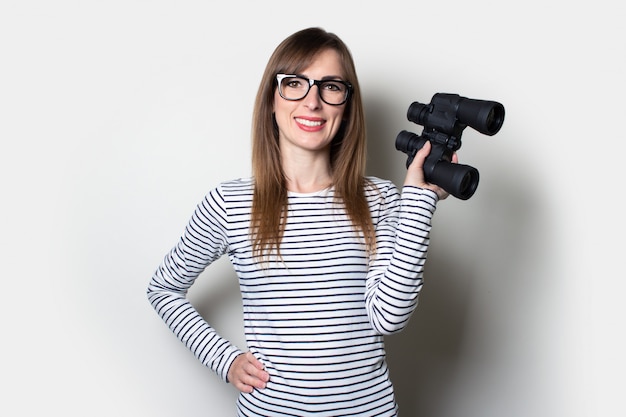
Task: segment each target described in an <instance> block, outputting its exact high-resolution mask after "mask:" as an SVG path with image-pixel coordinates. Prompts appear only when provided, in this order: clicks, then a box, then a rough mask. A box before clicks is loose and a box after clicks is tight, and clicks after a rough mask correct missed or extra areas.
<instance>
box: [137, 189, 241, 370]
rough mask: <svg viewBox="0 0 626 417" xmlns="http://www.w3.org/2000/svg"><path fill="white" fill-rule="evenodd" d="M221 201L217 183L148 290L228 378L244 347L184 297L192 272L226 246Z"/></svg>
mask: <svg viewBox="0 0 626 417" xmlns="http://www.w3.org/2000/svg"><path fill="white" fill-rule="evenodd" d="M224 207H225V204H224V198H223V196H222V193H221V192H220V189H219V188H217V189H215V190H213V191H211V192H210V193H209V194H208V195H207V196H206V197H205V198H204V199H203V201H201V202H200V203H199V204H198V205H197V207H196V209H195V211H194V213H193V215H192V217H191V219H190V220H189V223H188V224H187V227H186V228H185V232H184V234H183V235H182V236H181V238H180V239H179V241H178V243H177V244H176V246H174V247H173V248H172V249H171V250H170V251H169V252H168V253H167V254H166V255H165V257H164V259H163V261H162V262H161V264H160V265H159V267H158V268H157V270H156V271H155V273H154V275H153V276H152V279H151V280H150V283H149V285H148V289H147V296H148V300H149V301H150V303H151V304H152V306H153V307H154V309H155V310H156V312H157V313H158V314H159V316H160V317H161V318H162V319H163V320H164V321H165V323H166V324H167V326H168V327H169V328H170V329H171V330H172V331H173V332H174V334H175V335H176V336H177V337H178V339H179V340H180V341H181V342H183V343H184V344H185V346H187V347H188V348H189V349H190V350H191V351H192V352H193V354H194V355H195V356H196V358H198V359H199V360H200V361H201V362H202V363H203V364H204V365H205V366H207V367H209V368H211V369H213V370H214V371H215V372H216V373H217V374H218V375H219V376H220V377H221V378H222V379H223V380H224V381H227V374H228V369H229V368H230V365H231V364H232V362H233V361H234V359H235V357H237V356H238V355H239V354H241V353H242V351H241V350H239V349H238V348H237V347H235V346H234V345H232V344H231V343H230V342H229V341H227V340H225V339H224V338H222V337H221V336H219V335H218V334H217V332H216V331H215V330H214V329H213V328H212V327H211V326H210V325H209V324H208V323H207V322H206V321H205V320H204V318H202V316H201V315H200V314H199V313H198V311H197V310H196V309H195V307H193V306H192V305H191V303H190V302H189V301H188V300H187V291H188V290H189V288H190V287H191V286H192V285H193V283H194V281H195V280H196V278H198V276H199V275H200V274H201V273H202V271H203V270H204V269H205V268H206V267H207V266H208V265H210V264H211V263H212V262H213V261H215V260H216V259H218V258H219V257H221V256H222V255H223V254H224V253H226V252H227V250H228V228H227V225H228V222H227V216H226V210H225V208H224Z"/></svg>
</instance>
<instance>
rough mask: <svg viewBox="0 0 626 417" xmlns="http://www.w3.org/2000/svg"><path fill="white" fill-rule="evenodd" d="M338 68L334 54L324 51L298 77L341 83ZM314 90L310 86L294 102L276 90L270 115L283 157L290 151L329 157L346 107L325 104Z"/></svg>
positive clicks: (335, 54)
mask: <svg viewBox="0 0 626 417" xmlns="http://www.w3.org/2000/svg"><path fill="white" fill-rule="evenodd" d="M342 68H343V67H342V65H341V61H340V57H339V54H338V53H337V51H335V50H334V49H327V50H325V51H322V52H320V53H319V54H318V55H317V57H316V58H315V60H314V61H313V63H312V64H311V65H310V66H309V67H308V68H305V69H304V70H303V71H302V73H300V74H298V75H303V76H305V77H306V78H309V79H311V80H322V79H335V80H344V75H343V70H342ZM318 88H319V87H318V86H317V85H314V86H312V87H311V89H310V90H309V92H308V94H307V95H306V96H305V97H304V98H303V99H301V100H297V101H290V100H285V99H284V98H282V97H281V96H280V94H279V92H278V88H276V91H275V92H274V113H275V117H276V123H277V125H278V132H279V133H278V139H279V144H280V149H281V153H282V154H283V155H290V154H292V152H300V153H301V152H307V153H315V154H323V153H326V154H329V152H330V143H331V141H332V139H333V138H334V137H335V135H336V134H337V131H338V130H339V127H340V125H341V121H342V118H343V114H344V110H345V108H346V104H345V103H344V104H342V105H339V106H333V105H330V104H327V103H325V102H324V101H322V99H321V98H320V96H319V90H318Z"/></svg>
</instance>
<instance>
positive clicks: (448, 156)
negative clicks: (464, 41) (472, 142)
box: [396, 93, 504, 200]
mask: <svg viewBox="0 0 626 417" xmlns="http://www.w3.org/2000/svg"><path fill="white" fill-rule="evenodd" d="M407 118H408V119H409V121H411V122H413V123H417V124H419V125H422V126H424V129H423V130H422V134H421V135H417V134H415V133H412V132H408V131H406V130H403V131H402V132H400V133H399V134H398V136H397V138H396V149H397V150H399V151H402V152H404V153H406V154H407V155H408V159H407V161H406V166H407V168H408V167H409V165H410V164H411V162H412V161H413V158H414V157H415V154H416V153H417V151H419V150H420V149H421V148H422V146H424V144H425V143H426V141H427V140H428V141H430V142H431V145H432V147H431V150H430V154H429V155H428V157H427V158H426V160H425V161H424V176H425V179H426V181H428V182H429V183H431V184H436V185H438V186H440V187H441V188H443V189H444V190H446V191H447V192H448V193H450V194H451V195H453V196H455V197H457V198H459V199H461V200H467V199H469V198H470V197H471V196H472V195H474V192H475V191H476V187H478V179H479V175H478V170H477V169H476V168H474V167H471V166H469V165H462V164H455V163H452V162H451V160H452V155H453V154H454V152H456V151H457V150H458V149H459V148H460V147H461V135H462V134H463V130H464V129H465V128H466V127H467V126H470V127H471V128H473V129H475V130H477V131H478V132H480V133H483V134H485V135H488V136H493V135H495V134H496V133H498V131H499V130H500V128H501V127H502V123H503V122H504V106H503V105H502V104H500V103H498V102H495V101H486V100H475V99H469V98H466V97H461V96H459V95H458V94H445V93H437V94H435V95H434V96H433V97H432V99H431V101H430V104H421V103H418V102H413V103H412V104H411V105H410V106H409V110H408V112H407Z"/></svg>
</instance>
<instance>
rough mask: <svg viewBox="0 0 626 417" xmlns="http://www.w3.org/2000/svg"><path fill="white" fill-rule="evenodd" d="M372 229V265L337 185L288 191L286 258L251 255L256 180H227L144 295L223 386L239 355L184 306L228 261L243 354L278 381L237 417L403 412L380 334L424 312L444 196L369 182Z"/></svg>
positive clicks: (246, 400)
mask: <svg viewBox="0 0 626 417" xmlns="http://www.w3.org/2000/svg"><path fill="white" fill-rule="evenodd" d="M369 180H370V181H372V183H373V184H374V185H375V188H368V189H367V191H366V196H367V200H368V203H369V208H370V212H371V216H372V220H373V224H374V227H375V231H376V246H377V247H376V254H375V255H374V256H373V257H372V258H371V259H370V258H368V255H367V251H366V248H365V244H364V238H363V235H362V233H360V232H357V231H356V230H355V229H354V227H353V225H352V223H351V221H350V219H349V218H348V216H347V215H346V214H345V212H344V210H343V206H342V204H341V202H338V201H336V199H335V198H334V191H333V189H332V188H330V189H327V190H324V191H321V192H316V193H310V194H299V193H292V192H290V193H289V195H288V204H289V205H288V216H287V223H286V227H285V233H284V236H283V239H282V242H281V247H280V252H281V258H277V257H273V258H272V257H269V258H268V259H266V260H264V261H262V262H259V261H258V259H256V258H255V257H254V256H253V255H252V242H251V239H250V231H249V227H250V211H251V206H252V193H253V181H252V180H251V179H243V180H236V181H230V182H225V183H222V184H221V185H219V186H218V187H217V188H215V189H213V190H211V191H210V192H209V193H208V194H207V196H206V197H205V198H204V199H203V201H201V202H200V203H199V204H198V206H197V207H196V210H195V211H194V213H193V215H192V217H191V219H190V221H189V223H188V225H187V227H186V229H185V232H184V234H183V236H182V237H181V238H180V240H179V242H178V243H177V245H176V246H175V247H174V248H172V250H171V251H170V252H169V253H168V254H167V255H166V256H165V258H164V260H163V262H162V263H161V265H160V266H159V267H158V269H157V270H156V272H155V273H154V275H153V277H152V279H151V281H150V284H149V287H148V299H149V300H150V302H151V304H152V306H153V307H154V308H155V310H156V311H157V312H158V314H159V315H160V316H161V318H162V319H163V320H164V321H165V322H166V323H167V325H168V326H169V327H170V329H171V330H172V331H173V332H174V334H175V335H176V336H177V337H178V338H179V339H180V340H181V341H182V342H183V343H184V344H185V345H186V346H187V347H188V348H189V349H191V351H192V352H193V353H194V354H195V356H196V357H197V358H198V359H199V360H200V361H201V362H202V363H203V364H204V365H205V366H207V367H210V368H211V369H213V370H214V371H215V372H216V373H217V374H218V375H219V376H220V377H221V378H222V379H224V380H225V381H226V380H227V373H228V369H229V367H230V365H231V364H232V362H233V360H234V359H235V357H236V356H237V355H239V354H241V353H242V351H241V350H240V349H239V348H237V347H236V346H234V345H233V344H232V343H230V342H229V341H228V340H225V339H224V338H222V337H221V336H220V335H219V334H218V333H217V332H216V331H215V329H213V328H212V327H211V326H210V325H209V324H208V323H207V322H206V321H205V320H204V319H203V318H202V317H201V316H200V314H199V313H198V312H197V310H196V309H195V308H194V307H193V306H192V305H191V304H190V303H189V301H188V300H187V299H186V293H187V290H188V289H189V287H190V286H191V285H192V284H193V283H194V280H195V279H196V278H197V277H198V276H199V275H200V273H201V272H202V271H203V270H204V269H205V268H206V267H207V266H208V265H209V264H211V262H213V261H214V260H216V259H218V258H219V257H221V256H222V255H224V254H228V256H229V258H230V261H231V263H232V265H233V267H234V269H235V270H236V272H237V275H238V278H239V286H240V290H241V295H242V299H243V319H244V331H245V337H246V341H247V348H248V349H249V350H250V351H251V352H252V353H253V354H254V355H255V357H256V358H257V359H259V360H260V361H261V362H262V363H263V364H264V366H265V369H266V371H267V372H268V373H269V374H270V381H269V382H268V384H267V387H266V388H265V389H262V390H254V392H252V393H251V394H246V393H241V394H240V395H239V398H238V400H237V405H236V406H237V413H238V414H237V415H238V416H249V417H252V416H263V417H268V416H298V417H302V416H308V415H315V416H332V417H338V416H396V415H397V412H398V406H397V404H396V401H395V397H394V393H393V386H392V384H391V381H390V379H389V371H388V368H387V364H386V362H385V351H384V341H383V336H384V335H387V334H392V333H395V332H398V331H400V330H402V329H403V328H404V327H405V326H406V324H407V322H408V320H409V318H410V316H411V314H412V313H413V311H414V310H415V307H416V305H417V300H418V295H419V292H420V290H421V288H422V273H423V267H424V263H425V262H426V253H427V249H428V244H429V233H430V228H431V218H432V215H433V213H434V211H435V207H436V203H437V195H436V194H435V193H434V192H432V191H429V190H424V189H420V188H417V187H408V186H407V187H404V188H403V190H402V194H400V193H399V192H398V189H397V188H396V187H395V185H393V183H391V182H390V181H385V180H381V179H378V178H375V177H370V178H369Z"/></svg>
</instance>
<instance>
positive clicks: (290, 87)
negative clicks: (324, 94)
mask: <svg viewBox="0 0 626 417" xmlns="http://www.w3.org/2000/svg"><path fill="white" fill-rule="evenodd" d="M279 92H280V95H281V96H282V97H283V98H286V99H287V100H300V99H301V98H304V96H306V94H307V93H308V92H309V80H307V79H304V78H300V77H295V76H287V77H284V78H283V79H282V80H281V81H280V90H279Z"/></svg>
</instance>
